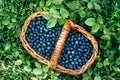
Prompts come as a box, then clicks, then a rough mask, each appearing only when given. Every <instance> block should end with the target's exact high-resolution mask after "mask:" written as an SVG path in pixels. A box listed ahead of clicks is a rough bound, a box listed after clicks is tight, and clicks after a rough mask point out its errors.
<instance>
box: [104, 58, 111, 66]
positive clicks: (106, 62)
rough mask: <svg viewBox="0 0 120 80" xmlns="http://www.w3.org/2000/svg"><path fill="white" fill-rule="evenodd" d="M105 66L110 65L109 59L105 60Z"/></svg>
mask: <svg viewBox="0 0 120 80" xmlns="http://www.w3.org/2000/svg"><path fill="white" fill-rule="evenodd" d="M103 64H104V66H108V65H109V64H110V63H109V59H108V58H106V59H105V60H104V62H103Z"/></svg>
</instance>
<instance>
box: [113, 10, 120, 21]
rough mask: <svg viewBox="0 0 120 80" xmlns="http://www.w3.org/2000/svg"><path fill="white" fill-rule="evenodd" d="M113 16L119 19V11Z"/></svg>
mask: <svg viewBox="0 0 120 80" xmlns="http://www.w3.org/2000/svg"><path fill="white" fill-rule="evenodd" d="M114 16H115V17H116V18H117V19H120V10H118V11H116V12H115V15H114Z"/></svg>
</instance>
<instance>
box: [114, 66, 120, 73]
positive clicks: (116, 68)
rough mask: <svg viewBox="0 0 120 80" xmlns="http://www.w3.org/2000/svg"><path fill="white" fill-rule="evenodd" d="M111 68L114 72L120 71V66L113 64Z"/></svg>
mask: <svg viewBox="0 0 120 80" xmlns="http://www.w3.org/2000/svg"><path fill="white" fill-rule="evenodd" d="M112 68H113V70H114V71H115V72H119V73H120V68H119V67H116V66H113V67H112Z"/></svg>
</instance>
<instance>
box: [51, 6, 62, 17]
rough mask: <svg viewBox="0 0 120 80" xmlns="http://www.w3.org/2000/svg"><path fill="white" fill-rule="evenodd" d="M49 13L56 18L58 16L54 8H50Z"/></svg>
mask: <svg viewBox="0 0 120 80" xmlns="http://www.w3.org/2000/svg"><path fill="white" fill-rule="evenodd" d="M50 14H52V16H53V17H54V18H56V19H57V18H59V17H60V13H59V12H58V11H57V10H56V9H55V8H50Z"/></svg>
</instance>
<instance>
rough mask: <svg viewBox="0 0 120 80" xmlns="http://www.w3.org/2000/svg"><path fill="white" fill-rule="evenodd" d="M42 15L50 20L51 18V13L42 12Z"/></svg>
mask: <svg viewBox="0 0 120 80" xmlns="http://www.w3.org/2000/svg"><path fill="white" fill-rule="evenodd" d="M42 16H43V17H44V18H45V19H47V20H50V19H51V18H52V15H51V14H43V15H42Z"/></svg>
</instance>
